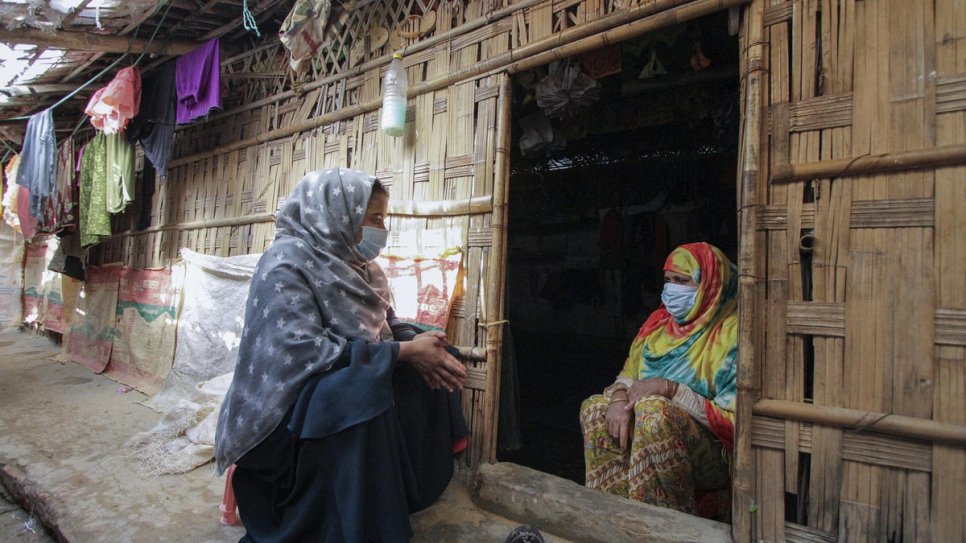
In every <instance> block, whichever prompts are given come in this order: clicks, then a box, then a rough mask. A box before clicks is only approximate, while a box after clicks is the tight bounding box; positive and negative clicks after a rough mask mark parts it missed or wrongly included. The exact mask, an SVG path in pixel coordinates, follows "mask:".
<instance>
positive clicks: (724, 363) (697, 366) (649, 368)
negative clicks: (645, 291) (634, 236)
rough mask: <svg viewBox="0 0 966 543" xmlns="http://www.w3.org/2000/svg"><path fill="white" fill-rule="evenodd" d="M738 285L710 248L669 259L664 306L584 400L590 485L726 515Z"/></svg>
mask: <svg viewBox="0 0 966 543" xmlns="http://www.w3.org/2000/svg"><path fill="white" fill-rule="evenodd" d="M737 288H738V277H737V271H736V269H735V266H734V264H732V263H731V261H730V260H728V257H726V256H725V255H724V253H722V252H721V251H720V250H719V249H718V248H716V247H714V246H712V245H709V244H707V243H689V244H686V245H681V246H680V247H678V248H676V249H675V250H674V251H672V252H671V254H670V256H668V258H667V260H666V261H665V263H664V291H663V292H662V294H661V300H662V301H663V304H662V305H661V306H660V307H658V308H657V310H656V311H654V312H653V313H651V316H650V317H648V319H647V320H646V321H645V322H644V325H643V326H641V329H640V330H639V331H638V333H637V336H636V337H635V338H634V341H633V342H632V343H631V349H630V354H629V355H628V357H627V360H626V361H625V362H624V369H623V370H622V371H621V372H620V374H619V375H618V376H617V380H616V381H615V382H614V384H612V385H610V386H608V387H607V388H606V389H604V393H603V394H598V395H594V396H591V397H590V398H588V399H587V400H585V401H584V402H583V405H581V408H580V422H581V426H582V428H583V434H584V459H585V465H586V484H587V486H588V487H591V488H598V489H601V490H604V491H606V492H610V493H612V494H617V495H618V496H624V497H627V498H631V499H633V500H638V501H642V502H646V503H650V504H653V505H660V506H663V507H670V508H672V509H677V510H679V511H684V512H686V513H690V514H699V515H701V516H706V517H711V518H717V519H719V520H726V519H727V517H728V513H730V511H729V510H728V509H729V504H728V491H727V489H728V486H729V459H730V456H731V450H732V441H733V439H734V405H735V368H736V364H737V358H738V304H737V299H736V294H737ZM715 491H717V492H715Z"/></svg>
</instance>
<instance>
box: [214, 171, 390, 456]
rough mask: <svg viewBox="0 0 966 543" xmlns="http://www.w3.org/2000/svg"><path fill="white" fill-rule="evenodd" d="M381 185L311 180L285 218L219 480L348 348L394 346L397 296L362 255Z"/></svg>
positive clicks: (239, 366) (254, 311)
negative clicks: (389, 314)
mask: <svg viewBox="0 0 966 543" xmlns="http://www.w3.org/2000/svg"><path fill="white" fill-rule="evenodd" d="M374 181H375V178H374V177H370V176H368V175H366V174H364V173H362V172H359V171H355V170H349V169H337V170H335V169H333V170H326V171H319V172H312V173H310V174H308V175H306V176H305V177H304V178H303V179H302V180H301V181H299V183H298V185H296V186H295V188H294V189H293V190H292V193H291V194H290V195H289V197H288V199H287V200H286V201H285V203H284V205H283V206H282V208H281V209H280V210H279V212H278V215H277V219H276V233H275V240H274V241H273V242H272V245H271V246H270V247H269V248H268V250H266V251H265V253H264V254H263V255H262V257H261V258H260V259H259V261H258V265H257V266H256V268H255V275H254V277H252V283H251V287H250V289H249V294H248V302H247V306H246V309H245V326H244V332H243V333H242V339H241V342H240V345H239V349H238V360H237V362H236V364H235V375H234V379H233V381H232V385H231V388H230V389H229V390H228V394H227V395H226V397H225V400H224V402H223V403H222V407H221V412H220V413H219V418H218V428H217V432H216V437H215V460H216V461H217V469H218V473H219V474H221V473H223V472H224V470H225V469H226V468H227V467H228V466H229V465H231V464H233V463H234V462H235V461H236V460H238V459H239V458H240V457H241V456H242V455H243V454H245V453H246V452H248V451H250V450H251V449H252V448H253V447H255V446H256V445H258V444H259V443H260V442H261V441H262V440H263V439H265V438H266V437H267V436H268V435H269V434H270V433H271V432H272V431H273V430H274V429H275V427H276V426H278V424H279V423H280V422H281V421H282V419H283V418H284V416H285V414H286V413H287V412H288V410H289V409H290V408H291V407H292V405H293V404H294V403H295V400H296V399H297V397H298V394H299V390H300V387H301V385H302V383H304V382H305V380H306V379H307V378H309V377H310V376H313V375H317V374H320V373H323V372H325V371H327V370H328V369H329V368H331V367H332V365H333V364H334V363H335V361H336V360H337V359H338V358H339V356H340V355H341V354H342V350H343V348H344V347H345V345H346V342H347V341H349V340H359V339H361V340H366V341H371V342H375V341H382V340H386V339H391V338H392V333H391V332H390V330H389V326H388V325H387V323H386V310H387V308H388V307H389V297H390V294H389V286H388V283H387V281H386V276H385V274H384V273H383V272H382V269H381V268H379V266H378V265H377V264H374V263H367V262H365V260H364V259H363V258H362V256H361V255H360V254H359V252H358V249H357V248H356V242H355V236H356V232H359V231H360V229H361V227H362V219H363V217H364V216H365V212H366V207H367V205H368V203H369V197H370V196H371V194H372V184H373V182H374Z"/></svg>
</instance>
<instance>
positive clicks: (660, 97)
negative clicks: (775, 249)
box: [498, 13, 740, 484]
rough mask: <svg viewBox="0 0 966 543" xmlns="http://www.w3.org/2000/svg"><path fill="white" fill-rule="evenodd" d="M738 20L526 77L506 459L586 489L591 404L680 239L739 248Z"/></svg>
mask: <svg viewBox="0 0 966 543" xmlns="http://www.w3.org/2000/svg"><path fill="white" fill-rule="evenodd" d="M738 53H739V51H738V40H737V36H736V35H735V28H734V22H733V21H729V17H728V14H727V13H721V14H717V15H713V16H710V17H707V18H704V19H699V20H697V21H695V22H692V23H688V24H684V25H679V26H675V27H671V28H667V29H664V30H661V31H657V32H651V33H648V34H645V35H642V36H640V37H638V38H635V39H632V40H628V41H624V42H621V43H618V44H614V45H610V46H607V47H605V48H602V49H598V50H595V51H591V52H589V53H586V54H583V55H580V56H577V57H573V58H570V59H567V60H564V61H559V62H557V63H554V64H552V65H549V66H542V67H540V68H537V69H534V70H532V71H529V72H526V73H521V74H518V75H516V76H515V78H514V83H513V111H512V119H513V128H512V130H513V136H512V141H513V145H512V150H511V177H510V187H509V191H510V192H509V223H508V239H509V242H508V248H507V250H508V255H507V283H506V284H507V288H506V308H507V311H506V315H507V319H508V321H509V326H508V328H507V330H508V332H509V333H507V334H505V339H506V340H507V341H506V345H505V350H504V371H503V382H502V386H501V391H502V392H501V402H500V403H501V415H500V432H499V447H498V451H499V452H498V459H499V460H501V461H510V462H515V463H518V464H522V465H525V466H529V467H531V468H534V469H538V470H540V471H544V472H548V473H553V474H555V475H558V476H561V477H564V478H567V479H570V480H573V481H575V482H578V483H581V484H582V483H583V482H584V467H583V447H582V438H581V433H580V424H579V421H578V411H579V408H580V403H581V402H582V401H583V400H584V399H585V398H587V397H589V396H591V395H592V394H597V393H600V392H601V391H602V390H603V388H604V387H605V386H607V385H608V384H610V383H612V382H613V380H614V378H615V377H616V375H617V373H618V372H619V371H620V369H621V367H622V365H623V363H624V359H625V357H626V356H627V349H628V347H629V346H630V343H631V340H632V339H633V337H634V335H635V334H636V332H637V330H638V328H639V327H640V326H641V324H642V323H643V322H644V320H645V318H646V317H647V315H649V314H650V312H651V311H653V310H654V309H656V308H657V307H658V305H659V304H660V293H661V289H662V286H663V285H662V282H663V280H662V266H663V263H664V259H665V257H666V256H667V254H668V253H669V252H670V251H671V250H672V249H673V248H674V247H676V246H677V245H679V244H681V243H687V242H691V241H707V242H709V243H711V244H713V245H716V246H717V247H719V248H720V249H722V250H723V251H724V252H725V254H727V255H728V256H729V257H730V258H732V260H734V257H735V255H736V252H737V223H736V208H735V205H736V203H735V202H736V188H735V187H736V182H735V179H736V172H737V151H738V132H739V117H740V115H739V68H738V58H739V54H738Z"/></svg>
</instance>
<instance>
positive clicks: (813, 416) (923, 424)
mask: <svg viewBox="0 0 966 543" xmlns="http://www.w3.org/2000/svg"><path fill="white" fill-rule="evenodd" d="M754 414H755V415H761V416H763V417H777V418H783V419H792V420H799V421H802V422H811V423H815V424H822V425H826V426H838V427H845V428H855V429H857V430H868V431H871V432H878V433H882V434H890V435H896V436H903V437H910V438H913V439H922V440H925V441H932V442H936V443H943V444H947V445H953V446H957V447H962V446H964V445H966V426H963V425H962V424H952V423H948V422H939V421H935V420H930V419H922V418H918V417H907V416H904V415H892V414H889V413H875V412H872V411H863V410H861V409H847V408H844V407H831V406H827V405H815V404H808V403H801V402H791V401H787V400H759V401H758V402H757V403H755V405H754Z"/></svg>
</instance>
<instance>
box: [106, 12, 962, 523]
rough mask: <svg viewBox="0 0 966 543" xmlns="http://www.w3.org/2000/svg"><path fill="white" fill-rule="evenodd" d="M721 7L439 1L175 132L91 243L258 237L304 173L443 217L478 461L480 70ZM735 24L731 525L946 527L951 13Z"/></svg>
mask: <svg viewBox="0 0 966 543" xmlns="http://www.w3.org/2000/svg"><path fill="white" fill-rule="evenodd" d="M745 3H747V2H745V1H742V0H692V1H687V0H641V1H639V2H629V1H620V0H582V1H581V0H573V1H568V2H560V1H537V0H523V1H518V2H514V3H510V4H509V5H504V4H502V3H498V2H483V1H479V0H474V1H470V2H460V1H446V0H444V1H443V2H441V3H439V4H438V6H437V9H438V16H437V24H436V28H435V29H434V30H433V31H432V32H431V33H429V34H427V35H424V36H422V37H421V38H413V39H407V40H404V43H402V44H399V43H395V44H393V47H394V49H390V47H389V45H387V46H386V47H385V48H384V49H383V50H381V51H377V52H373V53H372V54H371V55H368V56H367V57H366V58H365V59H364V62H363V63H362V64H360V65H357V66H349V65H338V63H337V62H334V63H330V64H329V66H331V70H330V71H325V70H324V69H323V70H319V68H318V67H315V68H313V69H314V71H315V72H317V73H314V77H315V79H313V80H311V81H308V82H304V84H303V83H300V84H299V85H298V86H297V88H295V89H290V90H288V91H284V92H281V93H279V92H277V89H278V88H279V87H278V86H268V87H267V88H270V89H272V90H271V92H273V93H275V95H274V96H272V95H264V96H262V95H258V96H254V95H253V96H251V97H250V98H251V100H254V101H252V102H249V103H248V104H243V105H240V106H239V107H236V108H234V109H232V110H229V111H226V112H225V113H223V114H219V115H216V116H214V117H213V118H212V119H211V120H210V121H209V122H208V123H205V124H204V125H202V126H200V127H197V128H191V129H188V130H183V131H180V132H179V135H178V138H177V140H176V155H175V156H176V157H177V158H176V160H175V161H174V163H173V167H172V169H171V172H170V175H169V180H168V181H167V183H165V184H162V185H160V186H159V191H158V193H157V194H156V195H155V197H154V205H153V210H152V227H151V228H149V229H148V230H146V231H142V232H126V233H122V234H119V235H116V236H115V237H114V238H113V239H112V240H111V241H110V242H108V243H106V244H104V245H103V246H102V247H101V249H100V253H99V255H97V256H98V257H99V259H100V260H101V261H104V262H107V261H124V262H126V263H127V264H128V265H132V266H135V267H150V266H156V265H161V264H163V263H164V262H166V261H168V260H170V259H174V258H176V257H177V250H178V248H180V247H189V248H192V249H194V250H196V251H200V252H203V253H207V254H217V255H232V254H243V253H254V252H260V251H262V250H264V249H265V247H267V245H268V244H269V243H270V242H271V239H272V237H273V235H274V226H273V222H272V218H271V213H272V212H273V211H274V210H275V209H277V208H278V206H279V204H280V201H281V199H282V198H284V197H285V195H286V194H287V193H288V191H289V190H290V189H291V188H292V186H293V185H294V184H295V183H296V182H297V181H298V180H299V179H300V178H301V176H302V175H303V174H304V173H305V172H306V171H310V170H312V169H316V168H324V167H330V166H350V167H354V168H360V169H363V170H367V171H371V172H374V173H375V175H377V176H378V177H379V178H380V179H382V180H383V181H384V182H386V183H387V184H388V185H389V186H390V192H391V196H392V201H393V203H392V204H391V205H392V207H391V212H392V213H393V217H392V221H391V228H392V229H394V230H419V229H423V228H440V227H446V228H449V229H451V230H453V231H456V232H459V238H460V239H461V240H462V245H463V246H464V248H465V251H466V253H465V254H466V256H465V263H466V269H467V283H466V292H465V293H464V295H463V296H462V297H460V298H459V299H458V300H457V302H456V309H455V311H454V315H455V316H454V320H453V321H452V323H451V328H450V331H451V335H452V337H453V340H454V342H456V343H458V344H461V345H476V346H480V347H486V349H487V353H488V358H487V362H486V363H481V364H477V365H475V366H473V367H471V371H470V376H471V377H470V381H469V386H468V389H467V390H466V391H465V392H464V395H463V402H464V410H465V412H466V415H467V419H468V420H469V422H470V425H471V428H472V431H473V434H474V436H475V437H476V439H474V440H473V441H472V443H473V445H472V449H471V453H470V455H469V458H468V464H470V465H474V464H476V463H477V462H479V461H481V460H494V459H495V435H496V432H495V424H496V422H495V413H496V408H495V406H496V405H497V401H498V396H497V395H498V391H497V390H496V386H495V384H496V383H498V382H499V381H498V368H499V356H498V353H499V350H500V347H501V334H502V327H501V323H502V318H503V315H502V303H501V298H502V289H503V284H502V283H503V270H504V262H503V255H502V251H503V249H504V247H505V229H504V224H503V217H504V215H505V203H506V202H505V189H506V186H505V182H506V177H507V175H506V168H507V158H506V154H507V150H508V147H509V140H508V137H509V129H508V126H509V104H508V98H509V97H508V92H509V86H508V83H507V76H506V73H510V74H512V73H516V72H518V71H522V70H525V69H529V68H532V67H534V66H536V65H539V64H545V63H548V62H550V61H552V60H554V59H556V58H562V57H565V56H568V55H572V54H577V53H580V52H583V51H587V50H591V49H594V48H596V47H600V46H602V45H604V44H607V43H615V42H618V41H620V40H622V39H627V38H629V37H633V36H636V35H639V34H641V33H644V32H647V31H650V30H656V29H658V28H662V27H664V26H668V25H671V24H676V23H680V22H683V21H687V20H689V19H692V18H696V17H699V16H702V15H706V14H708V13H711V12H714V11H717V10H722V9H727V8H730V7H734V6H739V5H742V4H745ZM385 4H387V3H381V2H374V3H370V4H369V5H370V6H382V5H385ZM399 4H401V5H403V6H404V7H406V9H402V10H400V9H396V10H394V11H384V12H381V13H376V14H367V15H366V17H365V18H364V19H365V20H364V22H365V24H368V25H371V24H373V21H375V20H377V19H379V18H380V17H382V20H383V22H385V23H386V24H387V25H388V26H389V27H390V28H395V26H399V25H413V24H417V23H414V22H413V21H414V20H413V19H408V18H407V15H408V14H409V13H413V12H419V10H421V9H425V6H423V5H422V4H419V3H416V2H410V3H399ZM393 5H394V6H396V4H395V3H394V4H393ZM397 7H398V6H397ZM407 9H408V10H410V11H406V10H407ZM353 16H354V17H357V18H359V17H361V15H358V14H355V15H353ZM350 23H351V21H349V23H347V26H346V28H348V29H350V30H351V31H352V32H355V33H356V34H355V35H359V30H358V28H355V27H353V26H352V24H350ZM407 28H409V29H412V28H411V27H407ZM741 40H742V44H743V47H742V55H743V57H742V80H741V81H742V82H741V85H742V96H743V117H742V149H741V151H740V152H741V154H740V163H741V165H740V168H739V172H737V173H738V176H737V177H738V178H737V190H738V201H739V210H738V213H739V224H740V229H741V240H740V246H739V259H738V260H739V261H738V264H739V269H740V273H741V277H740V285H741V286H740V305H741V308H742V309H741V321H740V323H741V352H740V367H739V377H738V378H739V398H738V423H737V433H738V443H737V449H736V458H735V468H734V474H735V482H734V484H735V508H734V513H735V514H734V523H735V526H734V533H735V536H736V540H739V541H753V540H764V541H836V540H840V539H842V540H870V541H885V540H892V541H900V540H901V541H927V540H935V541H964V540H966V521H964V516H963V515H962V514H961V512H960V511H961V510H962V509H963V507H964V505H966V503H964V502H966V499H964V493H963V491H962V489H963V488H964V487H966V449H964V445H966V406H964V398H966V396H964V393H966V271H964V270H966V214H964V213H960V212H959V211H960V210H961V208H962V207H963V205H964V202H966V184H964V182H963V179H964V174H966V167H963V166H956V164H963V163H964V162H966V150H964V149H966V141H964V140H966V98H964V96H966V5H964V4H963V3H962V1H961V0H936V1H934V2H933V1H926V0H865V1H862V0H837V1H833V0H791V1H781V0H754V1H752V2H751V3H750V4H748V5H747V6H745V7H744V8H743V10H742V32H741ZM343 41H346V42H347V41H348V40H345V39H344V40H343ZM400 48H401V49H402V50H403V52H404V53H405V61H404V63H405V64H406V66H407V67H408V69H409V77H410V87H411V90H410V96H411V98H410V102H409V106H410V111H409V126H408V131H407V135H406V136H405V138H402V139H391V138H387V137H386V136H384V135H383V134H381V133H380V132H379V131H378V130H377V127H378V107H379V82H380V75H381V70H383V69H384V68H385V65H386V64H388V54H389V53H390V52H391V51H392V50H398V49H400Z"/></svg>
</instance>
